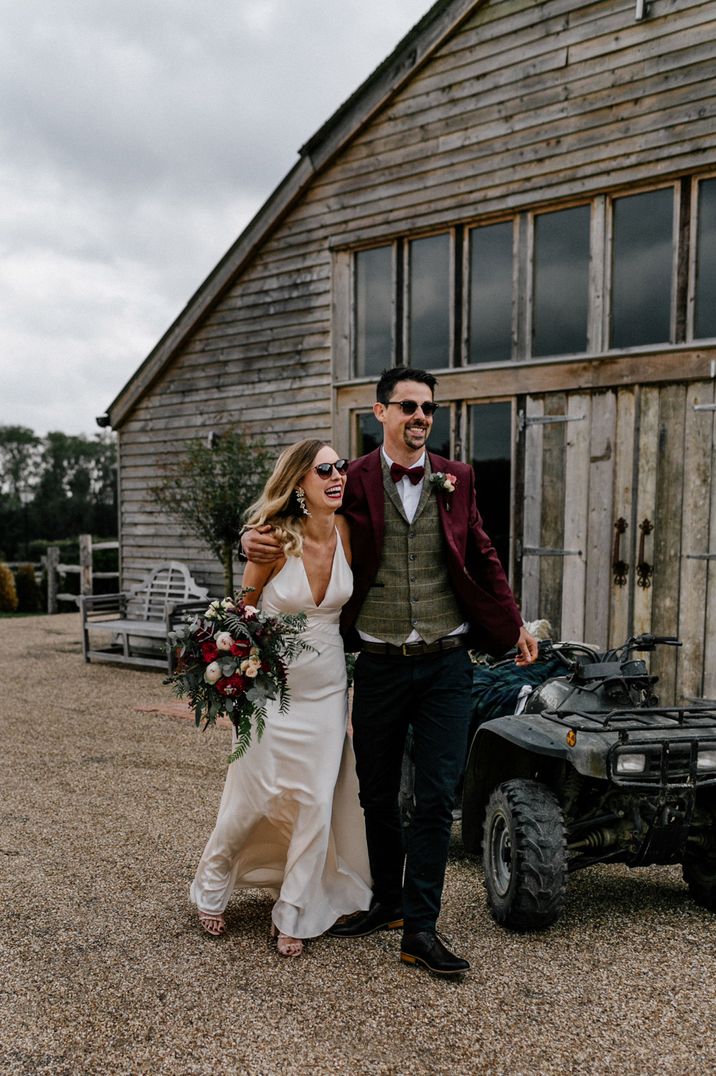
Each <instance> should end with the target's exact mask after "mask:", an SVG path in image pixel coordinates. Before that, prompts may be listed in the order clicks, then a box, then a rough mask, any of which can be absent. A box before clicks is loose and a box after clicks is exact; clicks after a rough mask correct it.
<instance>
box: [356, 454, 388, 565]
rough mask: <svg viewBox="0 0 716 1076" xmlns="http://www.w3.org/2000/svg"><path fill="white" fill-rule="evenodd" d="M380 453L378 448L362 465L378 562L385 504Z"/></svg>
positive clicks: (381, 548)
mask: <svg viewBox="0 0 716 1076" xmlns="http://www.w3.org/2000/svg"><path fill="white" fill-rule="evenodd" d="M382 458H383V457H382V453H381V451H380V449H379V448H377V449H375V451H373V452H371V453H370V454H369V455H367V456H366V457H365V462H364V464H363V469H362V476H363V489H364V491H365V499H366V504H367V506H368V515H369V517H370V520H369V522H370V530H371V534H372V535H373V541H374V542H375V552H376V555H377V557H378V559H379V560H380V556H381V553H382V551H383V535H384V533H385V503H384V500H383V469H382V466H381V460H382Z"/></svg>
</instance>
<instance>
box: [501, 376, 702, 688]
mask: <svg viewBox="0 0 716 1076" xmlns="http://www.w3.org/2000/svg"><path fill="white" fill-rule="evenodd" d="M715 400H716V394H715V391H714V382H713V381H708V382H705V381H704V382H695V383H692V384H691V385H688V386H687V385H683V384H672V385H664V386H660V387H659V386H649V387H641V386H636V387H633V388H625V389H618V390H616V389H615V390H610V391H608V392H601V393H592V394H590V395H589V396H585V395H583V394H581V393H573V394H569V395H568V396H567V398H566V399H565V396H564V394H553V395H549V396H546V397H534V398H533V397H530V398H529V400H528V402H527V407H526V414H527V415H528V421H529V417H533V418H534V417H543V416H548V415H558V414H559V415H567V416H570V417H571V418H572V419H573V420H574V421H572V422H569V423H565V424H564V425H563V426H561V427H559V426H557V425H556V424H555V426H553V427H550V426H549V425H543V426H542V425H537V424H535V425H532V426H530V425H528V427H527V430H526V433H525V437H526V446H525V494H524V496H525V519H524V531H523V543H524V546H525V547H527V548H534V547H538V548H541V549H542V555H540V556H526V557H525V561H524V568H523V580H524V582H523V590H522V596H523V610H524V613H525V615H526V616H527V617H528V618H529V619H533V618H536V617H538V616H549V618H550V619H551V620H552V622H553V625H554V627H555V630H556V632H557V634H558V635H559V636H561V637H566V638H578V639H579V638H584V639H586V640H588V641H589V642H593V643H596V644H597V645H600V646H606V645H610V646H614V645H618V644H619V643H621V642H623V641H624V640H625V639H626V637H627V636H628V635H629V634H631V633H632V632H634V633H640V632H643V631H651V632H654V633H655V634H657V635H666V636H678V637H680V638H681V639H682V640H683V642H684V646H683V648H681V649H679V650H677V649H671V648H663V649H661V650H657V651H656V653H655V654H654V655H653V657H652V659H651V669H652V672H654V673H655V674H656V675H657V676H659V692H660V695H661V697H662V698H663V699H664V700H665V701H667V702H668V701H673V700H674V699H685V698H687V699H688V698H691V699H693V698H702V697H705V698H714V697H716V692H715V691H714V688H715V687H716V638H715V637H714V633H713V621H714V614H713V607H714V605H716V572H714V561H713V560H712V559H709V558H712V557H713V555H714V553H715V552H716V548H715V547H716V479H714V462H716V418H715V414H714V412H713V411H699V410H695V408H697V407H701V406H703V405H707V406H708V405H711V404H713V403H714V401H715ZM548 431H551V432H548ZM619 518H621V519H623V520H624V521H625V523H626V532H625V533H624V535H623V536H622V538H621V540H620V552H621V557H622V559H623V560H624V561H625V562H626V564H627V565H628V568H627V573H626V582H625V583H624V584H620V583H619V582H618V581H617V579H616V578H615V575H614V570H613V564H612V560H613V553H614V531H615V523H616V521H617V520H618V519H619ZM550 549H551V550H554V552H553V553H552V555H550V553H549V552H548V551H549V550H550ZM640 563H641V565H642V570H641V571H640V570H639V566H640ZM644 568H646V571H644ZM644 584H647V585H644ZM558 600H561V616H560V613H559V610H558V608H557V602H558Z"/></svg>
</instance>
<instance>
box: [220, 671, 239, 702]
mask: <svg viewBox="0 0 716 1076" xmlns="http://www.w3.org/2000/svg"><path fill="white" fill-rule="evenodd" d="M214 687H215V688H216V690H217V691H218V692H219V694H220V695H226V696H227V697H228V698H231V699H235V698H236V696H237V695H243V693H244V689H245V687H246V684H245V682H244V678H243V676H239V675H238V673H234V674H233V676H222V677H221V679H220V680H217V681H216V683H215V685H214Z"/></svg>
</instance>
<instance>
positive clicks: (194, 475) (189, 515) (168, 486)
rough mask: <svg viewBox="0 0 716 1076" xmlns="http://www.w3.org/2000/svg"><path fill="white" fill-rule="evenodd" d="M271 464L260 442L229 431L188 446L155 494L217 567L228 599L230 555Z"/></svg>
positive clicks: (231, 587) (231, 573) (231, 568)
mask: <svg viewBox="0 0 716 1076" xmlns="http://www.w3.org/2000/svg"><path fill="white" fill-rule="evenodd" d="M272 462H273V461H272V458H271V456H270V455H269V453H268V452H267V451H266V448H265V447H264V444H263V441H260V440H254V441H251V440H249V439H248V438H247V437H244V436H243V435H242V434H241V433H239V432H238V431H236V430H228V431H227V432H225V433H223V434H222V435H221V436H220V437H218V438H217V439H216V440H214V439H212V440H211V443H210V444H208V443H207V442H206V441H202V440H200V439H196V440H193V441H190V442H189V443H188V445H187V448H186V451H185V454H184V455H183V456H182V457H181V458H180V459H177V460H175V461H173V462H172V463H171V464H169V465H168V466H167V467H166V468H165V469H164V473H163V475H162V479H161V481H160V483H159V484H158V485H157V486H156V487H155V489H154V493H155V496H156V498H157V501H158V502H159V504H160V505H161V507H162V508H163V509H164V510H165V511H166V512H167V513H168V514H169V515H172V516H174V517H175V518H176V519H178V520H179V521H180V522H181V524H182V525H183V526H184V527H185V528H186V530H187V531H189V533H190V534H193V535H194V536H195V537H196V538H198V539H199V541H200V542H201V543H202V544H203V545H205V546H207V547H208V548H209V549H210V550H211V551H212V552H213V553H214V555H215V556H216V557H217V558H218V559H219V560H220V561H221V564H222V567H223V569H224V592H225V594H227V595H233V593H234V554H235V552H236V551H237V550H238V545H239V537H240V534H241V527H242V524H243V521H244V514H245V512H246V509H247V508H248V507H249V506H250V505H251V504H252V503H253V502H254V501H255V500H256V498H257V497H258V496H259V494H260V493H261V490H262V489H263V487H264V484H265V482H266V479H267V478H268V476H269V474H270V473H271V469H272Z"/></svg>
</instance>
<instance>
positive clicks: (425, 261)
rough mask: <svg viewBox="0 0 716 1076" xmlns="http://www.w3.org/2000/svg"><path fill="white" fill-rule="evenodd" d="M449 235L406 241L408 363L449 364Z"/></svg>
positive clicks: (430, 366)
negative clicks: (407, 242)
mask: <svg viewBox="0 0 716 1076" xmlns="http://www.w3.org/2000/svg"><path fill="white" fill-rule="evenodd" d="M451 261H452V259H451V256H450V235H449V234H448V233H445V234H443V235H431V236H428V237H426V238H424V239H414V240H412V242H410V243H409V244H408V272H407V278H408V279H407V290H408V331H407V355H408V365H410V366H416V367H418V368H419V369H422V370H437V369H441V368H443V367H445V366H449V365H450V336H451V333H450V326H451V301H450V295H451V291H452V289H451V286H450V273H451Z"/></svg>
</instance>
